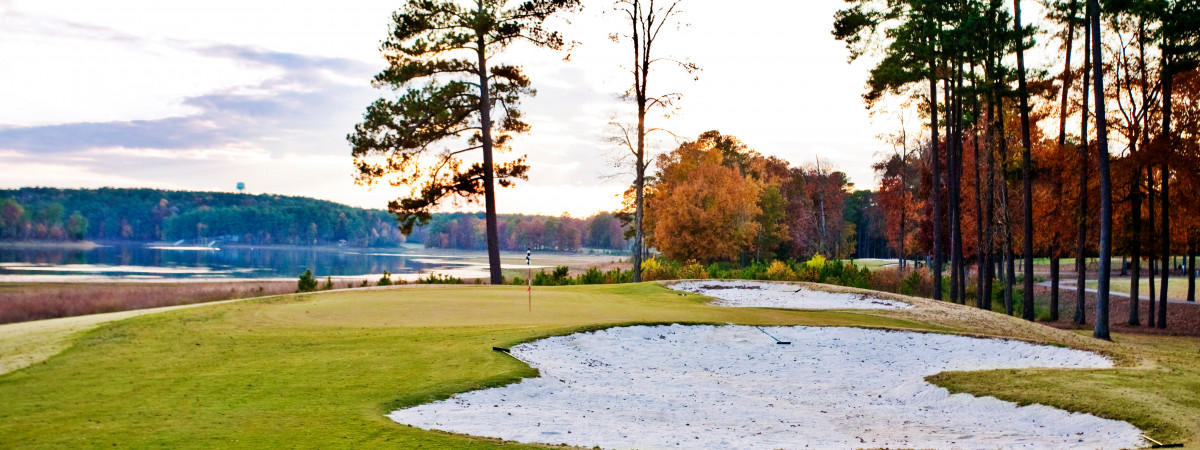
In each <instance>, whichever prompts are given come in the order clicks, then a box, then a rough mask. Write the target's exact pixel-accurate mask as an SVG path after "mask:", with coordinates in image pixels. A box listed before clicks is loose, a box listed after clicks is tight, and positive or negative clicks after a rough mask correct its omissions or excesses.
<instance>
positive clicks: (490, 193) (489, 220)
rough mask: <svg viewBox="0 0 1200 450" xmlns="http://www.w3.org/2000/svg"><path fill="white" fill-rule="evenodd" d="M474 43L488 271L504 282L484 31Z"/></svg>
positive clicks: (494, 279)
mask: <svg viewBox="0 0 1200 450" xmlns="http://www.w3.org/2000/svg"><path fill="white" fill-rule="evenodd" d="M479 8H480V9H483V4H482V3H480V4H479ZM477 34H478V35H479V37H478V39H477V40H476V42H475V45H477V46H478V49H477V51H476V52H475V53H476V55H477V56H478V57H479V63H478V64H479V65H478V69H479V71H478V74H479V127H480V133H479V134H480V137H481V140H482V142H481V145H482V147H483V198H484V200H483V203H484V217H485V219H484V221H485V224H486V226H487V246H488V269H489V270H488V271H489V273H490V275H491V282H492V284H504V274H503V273H501V272H500V234H499V232H498V231H497V230H496V227H497V220H496V187H495V183H493V182H492V179H493V178H494V177H495V175H494V174H493V172H494V171H493V169H494V168H495V164H494V163H493V162H492V102H491V99H490V98H489V93H488V79H489V78H490V77H489V76H488V68H487V54H486V51H487V46H486V43H485V42H484V33H477Z"/></svg>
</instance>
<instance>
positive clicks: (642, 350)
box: [388, 325, 1142, 448]
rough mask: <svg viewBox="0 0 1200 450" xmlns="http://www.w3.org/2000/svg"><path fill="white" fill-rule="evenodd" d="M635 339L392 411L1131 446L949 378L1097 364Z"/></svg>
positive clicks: (1047, 352)
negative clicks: (931, 378)
mask: <svg viewBox="0 0 1200 450" xmlns="http://www.w3.org/2000/svg"><path fill="white" fill-rule="evenodd" d="M766 330H767V331H768V332H770V333H771V334H774V335H776V336H778V337H780V339H784V340H790V341H792V342H793V345H791V346H781V345H774V342H773V341H771V340H770V338H768V337H767V336H765V335H763V334H762V333H761V332H760V331H758V330H756V329H755V328H753V327H744V326H683V325H672V326H655V327H649V326H634V327H625V328H611V329H607V330H602V331H597V332H592V333H580V334H574V335H570V336H560V337H553V338H547V339H543V340H539V341H536V342H532V343H528V344H522V345H520V346H517V347H514V348H513V349H512V354H513V355H514V356H515V357H517V358H519V359H521V360H522V361H525V362H527V363H529V364H530V365H532V366H534V367H536V368H538V369H539V371H540V372H541V376H540V377H538V378H530V379H525V380H523V381H521V382H519V383H515V384H512V385H509V386H505V387H501V388H494V389H486V390H479V391H473V392H468V393H463V394H458V395H456V396H453V397H452V398H450V399H448V400H445V401H440V402H434V403H430V404H425V405H420V406H416V407H413V408H408V409H402V410H398V411H394V412H392V413H391V414H390V415H389V416H388V417H390V418H392V419H393V420H395V421H397V422H399V423H403V424H409V425H413V426H417V427H421V428H427V429H437V430H444V431H450V432H455V433H465V434H472V435H478V436H491V437H498V438H502V439H508V440H514V441H520V442H527V443H547V444H559V443H564V444H570V445H577V446H584V447H591V446H600V447H604V448H667V447H670V448H804V447H805V446H811V447H810V448H860V447H902V448H999V447H1003V448H1128V447H1136V446H1139V445H1141V443H1142V442H1141V440H1140V438H1139V435H1140V433H1141V432H1140V431H1139V430H1138V429H1137V428H1135V427H1133V426H1132V425H1129V424H1128V423H1125V422H1119V421H1113V420H1107V419H1100V418H1097V417H1095V416H1091V415H1087V414H1078V413H1069V412H1066V411H1062V410H1059V409H1055V408H1051V407H1047V406H1042V405H1030V406H1025V407H1018V406H1016V404H1014V403H1009V402H1005V401H1001V400H997V399H995V398H991V397H983V398H980V397H974V396H971V395H967V394H954V395H949V394H948V392H947V391H946V390H945V389H942V388H939V387H936V386H933V385H931V384H929V383H927V382H925V381H924V377H925V376H928V375H932V374H935V373H939V372H943V371H948V370H983V369H999V368H1024V367H1061V368H1105V367H1111V365H1112V363H1111V362H1110V361H1109V360H1108V359H1106V358H1104V357H1102V356H1100V355H1096V354H1094V353H1089V352H1084V351H1080V350H1073V349H1065V348H1058V347H1049V346H1038V345H1033V344H1028V343H1024V342H1018V341H1005V340H996V339H979V338H969V337H963V336H951V335H941V334H931V333H912V332H898V331H880V330H865V329H858V328H837V327H834V328H813V327H771V328H767V329H766Z"/></svg>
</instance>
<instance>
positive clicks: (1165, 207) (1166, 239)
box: [1150, 52, 1175, 328]
mask: <svg viewBox="0 0 1200 450" xmlns="http://www.w3.org/2000/svg"><path fill="white" fill-rule="evenodd" d="M1169 61H1170V60H1169V59H1168V56H1167V55H1166V54H1165V52H1164V54H1163V72H1162V96H1163V97H1162V104H1163V111H1162V115H1163V123H1162V133H1163V145H1162V146H1161V147H1160V148H1161V149H1162V152H1163V153H1162V169H1161V172H1162V173H1161V174H1160V176H1161V177H1162V197H1161V200H1162V206H1161V207H1160V208H1159V210H1160V211H1161V212H1162V227H1160V229H1161V230H1162V233H1161V234H1159V235H1160V236H1162V238H1161V239H1162V250H1161V251H1162V268H1163V272H1162V287H1161V288H1159V290H1158V298H1159V301H1158V328H1167V293H1168V291H1169V290H1170V289H1169V288H1168V287H1169V285H1170V280H1171V260H1170V258H1171V166H1170V160H1171V155H1172V154H1173V153H1174V147H1175V145H1174V144H1175V139H1174V138H1173V136H1172V135H1171V90H1172V85H1173V84H1174V82H1173V78H1174V76H1173V73H1172V72H1171V70H1170V69H1169V68H1170V64H1169ZM1150 301H1154V299H1153V298H1152V299H1150Z"/></svg>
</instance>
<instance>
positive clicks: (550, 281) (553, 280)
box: [533, 266, 571, 286]
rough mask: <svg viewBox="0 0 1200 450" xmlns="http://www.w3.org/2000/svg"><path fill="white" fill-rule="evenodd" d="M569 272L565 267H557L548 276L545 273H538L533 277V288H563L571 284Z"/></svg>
mask: <svg viewBox="0 0 1200 450" xmlns="http://www.w3.org/2000/svg"><path fill="white" fill-rule="evenodd" d="M570 271H571V269H570V268H569V267H567V266H558V267H555V268H554V272H552V273H550V274H546V272H545V271H541V272H538V273H536V274H534V275H533V284H534V285H535V286H565V285H568V284H571V276H570V275H569V272H570Z"/></svg>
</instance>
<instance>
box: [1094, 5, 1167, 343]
mask: <svg viewBox="0 0 1200 450" xmlns="http://www.w3.org/2000/svg"><path fill="white" fill-rule="evenodd" d="M1088 6H1089V9H1091V22H1092V35H1093V36H1092V42H1091V44H1092V61H1093V62H1094V64H1092V72H1093V73H1092V77H1093V78H1095V83H1096V88H1095V89H1094V93H1095V96H1096V140H1097V143H1098V144H1099V147H1100V148H1099V149H1098V151H1097V159H1098V161H1099V164H1098V165H1099V172H1100V264H1099V266H1100V276H1099V281H1098V283H1097V285H1098V286H1099V289H1097V290H1098V291H1099V292H1097V295H1096V328H1095V330H1093V332H1092V337H1095V338H1097V339H1104V340H1112V338H1111V337H1110V336H1109V331H1108V299H1109V296H1108V294H1109V287H1110V286H1109V283H1110V282H1111V279H1110V278H1111V276H1112V273H1111V270H1110V269H1111V266H1112V259H1111V258H1112V221H1113V220H1112V219H1113V210H1112V172H1111V169H1110V168H1109V161H1108V120H1107V118H1106V117H1105V113H1106V111H1105V110H1104V68H1103V66H1104V56H1103V54H1102V53H1101V47H1102V46H1101V45H1100V42H1101V33H1100V2H1099V0H1088ZM1164 213H1165V211H1164Z"/></svg>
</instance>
